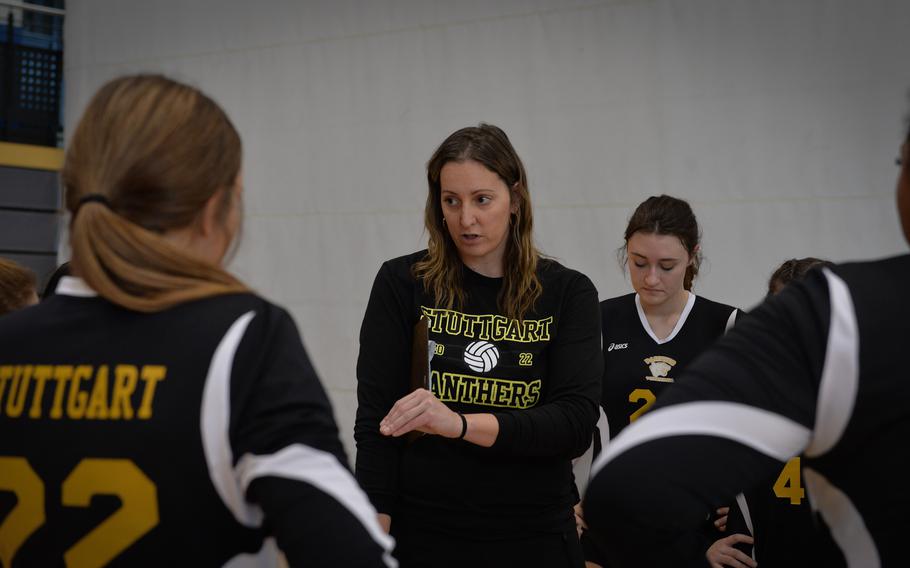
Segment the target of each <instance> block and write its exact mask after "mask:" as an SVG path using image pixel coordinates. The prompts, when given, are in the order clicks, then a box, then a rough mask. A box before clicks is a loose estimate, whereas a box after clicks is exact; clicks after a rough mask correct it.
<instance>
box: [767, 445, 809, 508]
mask: <svg viewBox="0 0 910 568" xmlns="http://www.w3.org/2000/svg"><path fill="white" fill-rule="evenodd" d="M774 494H775V495H777V496H778V497H780V498H781V499H790V504H791V505H799V504H800V503H802V500H803V498H804V497H805V496H806V490H805V489H803V486H802V484H801V483H800V469H799V458H798V457H796V458H793V459H791V460H790V461H788V462H787V464H786V465H785V466H784V469H783V470H782V471H781V472H780V475H779V476H778V477H777V481H775V482H774Z"/></svg>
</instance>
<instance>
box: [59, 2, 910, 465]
mask: <svg viewBox="0 0 910 568" xmlns="http://www.w3.org/2000/svg"><path fill="white" fill-rule="evenodd" d="M907 53H910V3H908V2H906V1H904V0H877V1H876V0H869V1H858V0H840V1H835V0H827V1H826V0H800V1H798V2H791V1H785V0H779V1H758V0H752V1H749V0H678V1H671V0H663V1H657V0H655V1H647V0H626V1H619V0H616V1H600V2H596V1H570V0H561V1H560V0H527V1H520V0H501V1H489V0H458V1H444V0H398V1H396V0H362V1H355V0H325V1H321V2H304V1H296V0H272V1H259V2H251V1H239V0H155V1H138V0H72V1H71V2H67V15H66V53H65V62H66V76H65V78H66V129H67V132H71V131H72V129H73V127H74V125H75V123H76V121H77V120H78V117H79V115H80V114H81V112H82V110H83V108H84V107H85V105H86V103H87V102H88V99H89V97H90V96H91V95H92V93H93V92H94V91H95V90H96V89H97V88H98V87H99V86H100V85H101V84H102V83H103V82H104V81H106V80H108V79H110V78H112V77H114V76H117V75H120V74H124V73H135V72H139V71H154V72H163V73H166V74H168V75H170V76H172V77H175V78H177V79H180V80H183V81H186V82H189V83H191V84H194V85H196V86H198V87H200V88H202V89H203V90H204V91H206V92H207V93H209V94H210V95H212V96H213V98H215V99H216V100H217V101H219V102H220V103H221V104H222V105H223V106H224V108H225V109H226V110H227V112H228V114H229V115H230V116H231V117H232V119H233V120H234V122H235V123H236V125H237V126H238V128H239V130H240V132H241V135H242V137H243V141H244V148H245V165H244V174H245V181H246V194H245V195H246V197H245V201H246V224H245V228H244V234H243V243H242V246H241V249H240V251H239V254H238V255H237V257H236V259H235V261H234V263H233V269H234V270H235V271H236V272H237V273H239V274H240V275H241V276H242V277H243V278H244V279H245V280H246V281H247V282H248V283H249V284H250V285H252V286H253V287H254V288H255V289H256V290H258V291H259V292H260V293H261V294H263V295H264V296H266V297H267V298H269V299H271V300H273V301H274V302H276V303H278V304H281V305H283V306H285V307H287V308H288V309H289V310H290V311H291V312H292V313H293V315H294V317H295V319H296V321H297V323H298V325H299V327H300V329H301V332H302V334H303V337H304V341H305V343H306V346H307V349H308V351H309V353H310V355H311V357H312V359H313V360H314V362H315V365H316V367H317V369H318V371H319V373H320V376H321V377H322V380H323V382H324V383H325V385H326V387H327V389H328V391H329V394H330V396H331V398H332V401H333V403H334V405H335V412H336V415H337V417H338V420H339V426H340V427H341V429H342V438H343V439H344V441H345V443H346V444H347V446H348V450H349V452H350V454H351V456H352V457H353V437H352V428H353V422H354V412H355V408H356V392H355V389H356V383H355V376H354V365H355V361H356V357H357V350H358V331H359V328H360V320H361V318H362V316H363V311H364V308H365V306H366V301H367V297H368V294H369V291H370V286H371V284H372V281H373V277H374V275H375V273H376V270H377V269H378V268H379V265H380V263H381V262H382V261H383V260H385V259H388V258H391V257H395V256H399V255H402V254H405V253H409V252H412V251H415V250H418V249H420V248H423V247H424V245H425V235H424V234H423V233H422V209H423V202H424V198H425V193H426V182H425V170H424V165H425V163H426V161H427V159H428V158H429V156H430V154H431V153H432V151H433V150H434V149H435V147H436V146H437V145H438V144H439V143H440V142H441V141H442V140H443V139H444V138H445V137H446V136H447V135H448V134H449V133H451V132H452V131H454V130H456V129H457V128H460V127H462V126H467V125H473V124H476V123H478V122H480V121H486V122H491V123H493V124H497V125H499V126H501V127H503V128H504V129H505V130H506V132H507V133H508V134H509V136H510V137H511V139H512V141H513V143H514V145H515V147H516V148H517V150H518V152H519V154H520V155H521V156H522V158H523V159H524V161H525V165H526V166H527V169H528V173H529V179H530V189H531V195H532V198H533V201H534V205H535V214H536V221H537V229H536V236H537V241H538V243H539V245H540V246H541V248H542V249H543V250H544V251H545V252H546V253H548V254H550V255H553V256H555V257H557V258H559V259H561V260H562V261H563V262H564V263H565V264H567V265H568V266H571V267H573V268H577V269H579V270H581V271H583V272H585V273H586V274H588V275H589V276H590V277H591V279H592V280H593V281H594V283H595V284H596V285H597V287H598V289H599V290H600V294H601V297H603V298H606V297H610V296H614V295H618V294H622V293H626V292H627V291H630V286H629V284H628V280H627V279H626V278H625V277H624V275H623V273H622V272H621V271H620V269H619V267H618V265H617V261H616V255H615V251H616V249H617V247H619V246H620V244H621V243H622V233H623V230H624V228H625V222H626V220H627V219H628V217H629V215H630V214H631V212H632V209H633V208H634V206H635V205H637V204H638V203H639V202H640V201H642V200H643V199H645V198H646V197H648V196H649V195H653V194H659V193H668V194H671V195H676V196H679V197H683V198H686V199H688V200H689V201H690V202H691V203H692V205H693V207H694V209H695V212H696V214H697V216H698V219H699V221H700V223H701V225H702V231H703V234H704V240H703V244H702V246H703V251H704V253H705V256H706V262H705V264H704V266H703V273H702V275H701V277H700V279H699V280H698V281H697V282H696V289H695V291H696V293H699V294H703V295H705V296H707V297H709V298H712V299H715V300H719V301H723V302H727V303H731V304H735V305H738V306H742V307H745V308H748V307H751V306H752V305H753V304H754V303H755V302H757V301H758V300H759V299H760V298H761V297H762V295H763V294H764V289H765V285H766V281H767V278H768V276H769V274H770V273H771V271H772V270H773V269H774V268H775V267H776V266H777V265H778V264H779V263H780V262H781V261H783V260H784V259H787V258H790V257H801V256H809V255H812V256H819V257H825V258H830V259H833V260H837V261H843V260H848V259H855V258H869V257H880V256H885V255H891V254H895V253H899V252H902V251H904V250H905V249H906V245H905V243H904V241H903V238H902V237H901V232H900V228H899V225H898V221H897V215H896V213H895V210H894V191H893V188H894V180H895V177H896V174H897V168H896V167H895V166H894V158H895V157H896V156H897V152H898V145H899V143H900V140H901V136H902V133H903V132H902V128H903V125H902V118H903V116H904V113H905V112H906V111H907V109H908V99H907V97H906V94H907V92H908V88H910V64H908V62H907V59H906V54H907ZM62 254H63V255H65V254H66V253H65V251H64V252H63V253H62Z"/></svg>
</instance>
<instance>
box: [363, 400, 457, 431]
mask: <svg viewBox="0 0 910 568" xmlns="http://www.w3.org/2000/svg"><path fill="white" fill-rule="evenodd" d="M461 427H462V422H461V416H459V415H458V413H457V412H454V411H452V410H451V409H450V408H449V407H448V406H446V405H445V404H443V403H442V402H441V401H440V400H439V399H438V398H436V397H435V396H433V393H431V392H430V391H428V390H426V389H417V390H415V391H414V392H412V393H411V394H409V395H407V396H406V397H404V398H402V399H399V400H398V402H396V403H395V406H393V407H392V410H391V411H390V412H389V413H388V414H387V415H386V417H385V418H383V419H382V421H381V422H380V423H379V431H380V432H381V433H382V434H385V435H386V436H395V437H398V436H402V435H404V434H407V433H408V432H410V431H412V430H416V431H418V432H424V433H426V434H435V435H437V436H442V437H444V438H458V437H459V436H461Z"/></svg>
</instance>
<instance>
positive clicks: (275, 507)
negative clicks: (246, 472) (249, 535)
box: [247, 464, 396, 568]
mask: <svg viewBox="0 0 910 568" xmlns="http://www.w3.org/2000/svg"><path fill="white" fill-rule="evenodd" d="M336 475H337V476H338V477H337V478H336V479H328V478H327V479H325V480H324V482H325V483H326V484H328V485H326V486H324V487H322V488H320V487H317V485H314V484H311V483H308V482H302V481H299V480H293V479H287V478H281V477H272V476H265V477H259V478H256V479H254V480H253V481H251V482H250V484H249V488H248V489H247V497H248V499H250V501H252V502H255V503H257V504H259V506H260V507H261V508H262V510H263V513H264V515H265V526H266V527H267V528H268V530H269V531H270V532H271V534H272V535H273V536H274V537H275V539H276V541H277V542H278V547H279V548H280V549H281V550H282V552H284V554H285V556H286V557H287V559H288V564H289V565H290V566H292V567H293V566H308V567H309V566H315V567H320V566H325V567H330V566H332V567H334V566H346V567H347V566H350V567H363V568H367V567H370V568H372V567H383V568H388V567H392V566H396V563H395V561H394V559H393V558H392V557H391V550H392V546H393V540H392V538H391V537H390V536H388V535H387V534H386V533H385V532H384V531H383V529H382V528H381V527H380V526H379V523H378V522H377V521H376V514H375V511H374V510H373V509H372V507H370V506H369V503H368V501H367V498H366V495H364V494H363V492H362V491H360V489H359V488H357V486H356V483H354V480H353V478H352V477H351V476H350V474H347V472H346V471H345V470H344V468H343V467H341V466H340V464H339V466H338V471H337V472H336ZM331 486H335V489H332V488H331ZM336 489H337V491H336ZM333 493H334V494H333Z"/></svg>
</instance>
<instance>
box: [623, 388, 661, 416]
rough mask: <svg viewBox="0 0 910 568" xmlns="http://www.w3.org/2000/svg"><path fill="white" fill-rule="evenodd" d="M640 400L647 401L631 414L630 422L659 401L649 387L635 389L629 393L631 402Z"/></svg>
mask: <svg viewBox="0 0 910 568" xmlns="http://www.w3.org/2000/svg"><path fill="white" fill-rule="evenodd" d="M640 400H643V401H645V403H644V404H642V405H641V406H639V407H638V410H636V411H635V412H633V413H632V414H630V415H629V424H631V423H633V422H635V420H637V419H638V417H639V416H641V415H642V414H644V413H645V412H646V411H647V410H648V409H649V408H651V405H652V404H654V402H655V401H657V397H656V396H654V393H653V392H651V391H650V390H648V389H635V390H634V391H632V392H631V393H629V402H638V401H640Z"/></svg>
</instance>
